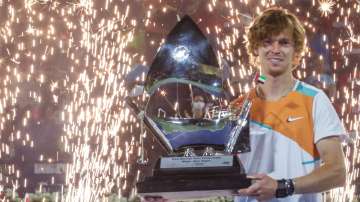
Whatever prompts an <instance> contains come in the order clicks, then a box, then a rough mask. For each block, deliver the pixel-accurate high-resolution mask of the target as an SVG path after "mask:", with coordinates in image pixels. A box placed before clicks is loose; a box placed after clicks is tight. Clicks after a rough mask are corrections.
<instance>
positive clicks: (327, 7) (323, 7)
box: [319, 0, 335, 17]
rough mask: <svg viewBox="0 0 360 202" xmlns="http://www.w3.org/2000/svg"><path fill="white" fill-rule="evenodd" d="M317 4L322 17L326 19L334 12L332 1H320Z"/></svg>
mask: <svg viewBox="0 0 360 202" xmlns="http://www.w3.org/2000/svg"><path fill="white" fill-rule="evenodd" d="M319 4H320V6H319V10H320V12H321V15H322V16H325V17H327V16H328V15H329V14H331V13H333V12H334V10H333V7H334V6H335V2H334V1H333V0H320V1H319Z"/></svg>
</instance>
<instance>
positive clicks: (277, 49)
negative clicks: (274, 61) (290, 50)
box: [270, 41, 280, 53]
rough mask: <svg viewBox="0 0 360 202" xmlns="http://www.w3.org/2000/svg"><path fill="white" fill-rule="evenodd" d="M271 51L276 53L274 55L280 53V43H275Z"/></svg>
mask: <svg viewBox="0 0 360 202" xmlns="http://www.w3.org/2000/svg"><path fill="white" fill-rule="evenodd" d="M270 48H271V51H272V52H274V53H278V52H279V51H280V44H279V42H278V41H274V42H273V43H272V44H271V47H270Z"/></svg>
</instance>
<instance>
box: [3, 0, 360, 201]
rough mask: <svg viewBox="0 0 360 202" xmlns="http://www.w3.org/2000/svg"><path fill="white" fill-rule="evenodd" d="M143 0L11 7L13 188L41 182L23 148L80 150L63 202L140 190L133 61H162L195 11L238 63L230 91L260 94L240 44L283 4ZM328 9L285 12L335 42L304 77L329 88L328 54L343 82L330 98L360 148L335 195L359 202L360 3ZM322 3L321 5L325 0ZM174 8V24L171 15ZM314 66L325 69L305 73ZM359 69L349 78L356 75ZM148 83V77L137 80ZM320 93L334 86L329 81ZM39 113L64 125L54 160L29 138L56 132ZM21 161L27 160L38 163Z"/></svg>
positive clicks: (9, 149) (8, 99) (352, 152)
mask: <svg viewBox="0 0 360 202" xmlns="http://www.w3.org/2000/svg"><path fill="white" fill-rule="evenodd" d="M135 2H136V1H130V0H128V1H126V0H124V1H113V0H106V1H91V0H80V1H74V2H71V1H66V3H62V2H61V1H51V0H31V1H30V0H29V1H23V2H20V1H17V3H16V2H15V1H12V0H11V1H10V0H8V1H7V0H0V7H1V9H2V10H1V13H0V20H1V21H0V22H1V24H2V27H1V28H0V45H1V49H0V66H1V67H0V73H1V74H0V75H1V81H0V86H1V88H0V114H1V118H0V133H1V145H0V161H6V166H5V168H3V167H1V166H0V169H1V171H2V172H1V174H0V183H5V184H7V185H8V186H13V187H12V188H14V189H13V190H15V188H16V187H19V186H24V185H26V186H30V184H31V180H29V179H28V177H29V176H25V175H24V174H23V171H22V170H21V166H20V165H19V164H16V163H14V162H11V161H10V160H11V158H12V157H14V156H15V155H16V154H15V153H16V151H14V150H15V149H19V148H28V150H26V151H29V153H31V152H32V153H36V152H37V153H36V154H38V156H36V159H40V160H41V162H42V163H44V162H50V161H51V162H56V161H57V160H59V159H60V158H57V156H59V155H60V156H61V153H67V154H71V158H70V160H69V162H68V165H67V167H66V171H65V173H66V179H65V185H64V186H63V192H62V193H63V195H61V196H59V197H60V198H62V200H63V201H96V200H98V199H100V198H102V197H104V196H105V195H107V194H109V193H111V192H115V193H116V194H117V195H119V196H120V195H127V196H128V193H134V192H135V189H134V182H135V181H136V180H138V179H139V175H140V174H139V173H140V172H139V170H137V169H136V168H135V167H136V166H135V165H136V160H137V158H138V157H139V155H140V153H141V152H139V151H140V150H139V147H140V146H139V145H140V140H139V133H140V132H139V131H140V129H139V121H138V119H137V118H136V117H135V116H133V115H132V113H131V112H130V110H129V109H128V108H127V107H126V105H125V102H124V98H125V97H126V96H127V95H128V94H129V92H128V89H126V84H125V77H126V75H127V74H128V73H129V72H130V71H131V70H132V68H131V67H132V66H134V64H137V63H138V64H149V63H151V62H152V61H151V58H152V57H153V55H154V53H155V52H156V49H157V48H158V46H159V45H160V44H161V43H163V42H164V37H165V35H166V34H167V33H168V31H170V28H171V27H172V26H173V25H174V24H175V23H176V22H177V21H178V16H179V15H182V14H183V13H182V12H184V10H191V11H192V13H193V17H194V18H195V19H194V20H195V22H198V23H199V26H200V27H201V28H203V30H206V32H205V33H206V34H207V36H208V37H209V39H210V40H211V42H212V43H213V45H214V46H215V47H216V50H218V52H217V54H218V57H219V61H222V59H224V60H226V62H227V63H228V64H227V65H228V66H229V69H230V70H229V71H230V72H231V78H229V79H228V80H227V83H228V84H230V85H231V87H230V89H231V93H232V94H233V95H238V94H239V93H243V92H247V91H248V90H249V88H250V87H251V84H249V83H248V82H247V79H246V78H247V77H248V76H249V75H251V72H252V67H249V65H248V63H247V61H248V60H247V55H246V53H245V49H244V47H243V46H242V43H239V41H240V42H241V41H243V34H244V31H245V26H247V24H248V23H249V21H250V19H251V17H250V16H254V15H255V14H256V13H258V12H260V11H261V10H263V9H265V8H266V7H268V6H273V5H277V3H276V2H277V1H273V0H267V1H255V0H253V1H250V0H236V1H235V0H226V1H224V2H222V1H216V0H209V1H208V2H207V3H206V4H205V5H204V6H203V7H204V8H202V7H201V6H202V5H201V4H199V5H195V4H194V6H193V7H191V8H188V9H183V10H182V9H180V8H177V6H178V5H177V4H174V5H172V4H171V5H166V2H164V1H159V0H154V1H152V2H151V5H150V4H149V3H146V2H145V1H144V2H141V3H140V4H136V3H135ZM194 2H195V1H194ZM281 2H284V1H281ZM318 3H319V11H320V12H311V11H307V10H306V9H302V7H301V6H306V5H302V4H305V3H303V1H296V0H289V1H285V3H283V4H280V5H283V6H284V7H286V8H287V9H289V10H290V11H292V12H295V13H296V14H297V15H299V16H301V18H302V19H303V21H304V24H305V26H306V29H307V31H308V34H309V37H308V39H309V40H310V39H311V38H315V37H317V35H316V34H317V33H319V36H320V37H319V38H320V40H321V41H322V43H323V44H324V46H323V49H324V50H323V52H321V53H317V54H318V55H320V56H315V55H316V53H314V52H315V51H313V50H311V49H309V48H308V50H309V51H308V52H307V54H306V55H305V57H304V59H303V60H302V65H301V68H299V69H298V70H297V75H298V77H299V78H300V79H304V78H306V77H308V76H311V75H313V76H314V77H315V78H316V79H317V80H321V78H322V77H321V76H320V73H319V72H318V71H317V70H315V69H316V67H314V65H313V66H311V65H310V63H311V62H313V61H312V60H315V59H314V58H322V60H321V62H319V64H321V63H323V64H324V65H327V66H328V67H331V68H332V69H333V70H334V71H333V72H331V75H330V77H331V78H332V80H333V82H340V83H341V86H340V87H341V88H338V89H334V92H333V94H332V95H331V96H332V100H333V101H334V103H336V105H337V106H339V109H340V110H339V112H340V115H341V118H342V121H343V123H344V125H345V126H346V128H347V130H348V131H349V132H350V133H351V134H352V136H351V137H352V139H353V141H354V144H353V145H352V146H348V147H347V148H346V155H347V158H348V159H349V160H348V162H347V164H346V165H347V172H348V177H347V184H346V186H345V188H341V189H337V190H334V191H333V192H331V194H330V195H329V197H330V198H331V199H332V200H333V201H347V200H350V199H352V198H353V197H354V193H355V185H354V183H353V182H354V181H355V180H356V179H357V178H358V172H359V171H358V168H357V167H356V165H357V164H359V162H358V161H359V154H358V148H357V147H358V145H359V133H358V130H359V115H358V114H359V110H360V105H359V100H360V97H359V88H360V86H359V85H358V82H359V80H360V79H359V70H358V68H357V67H358V63H359V61H358V60H356V59H354V58H356V57H357V56H358V55H356V54H357V53H356V51H358V49H359V44H360V34H359V29H358V28H359V27H360V25H359V23H358V16H359V13H360V5H359V1H344V2H342V3H341V2H340V1H333V0H320V1H319V2H318ZM312 5H313V6H315V0H314V1H312ZM157 9H159V11H160V12H157V11H156V10H157ZM196 9H197V10H196ZM315 9H316V8H315ZM194 10H195V11H196V12H193V11H194ZM3 11H4V12H3ZM174 12H175V15H174V17H168V16H171V14H172V13H174ZM330 14H331V15H330ZM321 16H326V17H328V18H326V19H325V20H331V21H333V24H329V25H327V26H328V27H326V26H322V25H321V22H317V21H316V20H315V19H321ZM332 29H337V30H336V31H332ZM342 29H344V31H343V32H342V31H341V30H342ZM336 32H339V34H336ZM149 52H150V53H151V54H149ZM329 52H331V54H330V55H331V59H329V56H328V55H329ZM176 56H178V58H179V59H181V57H184V56H187V55H186V51H184V50H181V52H179V55H176ZM316 61H317V60H316ZM326 62H327V63H328V64H327V63H326ZM325 63H326V64H325ZM316 65H318V64H316ZM316 65H315V66H316ZM351 67H352V68H351ZM311 68H313V69H314V70H311V71H310V70H309V71H308V72H307V71H306V70H307V69H311ZM329 69H330V68H329ZM349 69H350V71H349V72H350V73H349V74H346V72H347V71H348V70H349ZM309 72H310V73H309ZM343 75H348V78H343ZM144 79H145V75H144V74H142V75H141V76H139V79H134V80H136V81H137V82H141V81H144ZM140 80H141V81H140ZM321 86H328V85H327V83H325V81H324V80H322V81H321ZM160 95H162V96H163V97H164V98H166V95H167V92H165V91H164V90H162V91H160ZM141 99H144V97H142V98H141ZM169 104H172V105H171V106H173V107H174V108H175V110H176V109H177V107H178V104H177V103H169ZM39 105H40V106H46V107H49V106H53V107H54V108H57V110H55V111H54V112H49V113H50V115H51V116H53V117H56V118H55V119H56V120H57V121H61V122H62V126H63V131H62V133H60V134H58V136H60V137H61V138H60V139H61V141H60V143H59V144H60V145H61V147H60V148H56V149H58V150H59V151H58V152H57V153H56V154H54V155H49V154H47V153H46V152H44V151H41V152H40V151H37V150H39V149H40V148H41V146H42V145H39V141H38V139H36V138H37V137H36V135H34V133H33V132H32V131H31V130H29V127H30V126H31V127H40V128H41V127H44V126H43V125H46V124H43V122H45V121H44V120H40V119H39V118H38V117H39V116H40V117H41V115H39V113H40V112H38V111H37V110H36V108H37V107H38V106H39ZM40 111H41V110H40ZM45 111H46V110H45ZM46 113H48V112H46ZM19 123H20V124H19ZM46 123H47V122H46ZM148 136H149V135H148ZM151 147H153V146H151ZM19 158H20V159H24V161H26V160H27V158H30V157H29V156H27V155H22V156H19ZM4 165H5V164H4ZM57 180H58V179H56V178H54V179H53V180H52V182H51V183H53V184H56V183H57ZM114 190H115V191H114Z"/></svg>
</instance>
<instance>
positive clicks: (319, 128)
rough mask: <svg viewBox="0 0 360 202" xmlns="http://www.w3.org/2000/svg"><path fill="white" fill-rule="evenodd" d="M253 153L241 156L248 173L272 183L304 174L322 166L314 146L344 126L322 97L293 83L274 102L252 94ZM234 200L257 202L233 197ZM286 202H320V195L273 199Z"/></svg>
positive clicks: (341, 130) (317, 91)
mask: <svg viewBox="0 0 360 202" xmlns="http://www.w3.org/2000/svg"><path fill="white" fill-rule="evenodd" d="M250 97H251V98H252V102H253V103H252V109H251V115H250V120H251V122H250V145H251V152H248V153H241V154H239V159H240V160H241V162H242V164H243V166H244V168H245V171H246V172H247V174H248V175H251V174H258V173H265V174H268V175H269V176H271V177H272V178H274V179H283V178H285V179H288V178H296V177H300V176H304V175H307V174H309V173H310V172H311V171H313V170H314V169H315V168H316V167H318V166H320V158H319V152H318V151H317V148H316V143H317V142H318V141H320V140H321V139H323V138H326V137H329V136H341V135H344V134H345V131H344V127H343V126H342V124H341V121H340V119H339V117H338V115H337V113H336V111H335V109H334V107H333V106H332V104H331V102H330V100H329V99H328V97H327V96H326V94H325V93H324V92H323V91H322V90H320V89H317V88H315V87H313V86H311V85H309V84H306V83H304V82H301V81H299V80H297V81H296V85H295V87H294V89H293V90H292V91H291V92H290V93H288V94H287V95H286V96H284V97H282V98H281V99H279V100H278V101H266V100H263V99H261V98H259V97H257V96H256V93H255V90H253V91H252V92H251V93H250ZM235 201H241V202H243V201H247V202H248V201H256V200H255V199H254V198H251V197H236V198H235ZM275 201H288V202H295V201H296V202H300V201H304V202H305V201H306V202H318V201H321V194H320V193H314V194H302V195H300V194H297V195H293V196H290V197H287V198H282V199H273V200H271V202H275Z"/></svg>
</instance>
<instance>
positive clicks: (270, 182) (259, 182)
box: [238, 174, 277, 201]
mask: <svg viewBox="0 0 360 202" xmlns="http://www.w3.org/2000/svg"><path fill="white" fill-rule="evenodd" d="M248 178H251V179H253V183H252V185H251V186H250V187H248V188H246V189H239V190H238V194H239V195H240V196H251V197H255V198H256V199H257V200H258V201H264V200H269V199H271V198H274V197H275V192H276V189H277V181H276V180H274V179H273V178H271V177H269V176H267V175H265V174H257V175H252V176H248Z"/></svg>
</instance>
